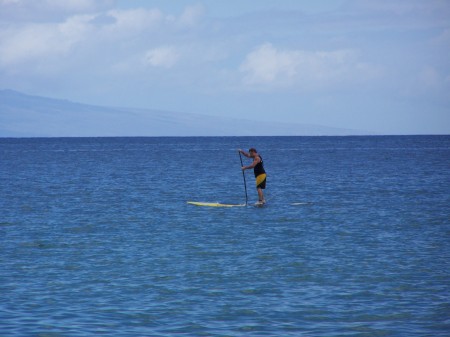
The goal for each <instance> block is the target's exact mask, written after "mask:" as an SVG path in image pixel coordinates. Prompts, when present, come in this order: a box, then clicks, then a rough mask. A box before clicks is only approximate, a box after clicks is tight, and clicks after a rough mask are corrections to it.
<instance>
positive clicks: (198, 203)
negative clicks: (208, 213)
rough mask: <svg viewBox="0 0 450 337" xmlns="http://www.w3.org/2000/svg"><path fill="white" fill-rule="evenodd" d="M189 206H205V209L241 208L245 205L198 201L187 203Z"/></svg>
mask: <svg viewBox="0 0 450 337" xmlns="http://www.w3.org/2000/svg"><path fill="white" fill-rule="evenodd" d="M187 203H188V204H189V205H195V206H207V207H242V206H245V205H233V204H220V203H218V202H198V201H188V202H187Z"/></svg>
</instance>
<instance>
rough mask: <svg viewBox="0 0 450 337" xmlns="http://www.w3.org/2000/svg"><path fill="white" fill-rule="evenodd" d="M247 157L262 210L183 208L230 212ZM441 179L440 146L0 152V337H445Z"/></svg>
mask: <svg viewBox="0 0 450 337" xmlns="http://www.w3.org/2000/svg"><path fill="white" fill-rule="evenodd" d="M249 147H256V148H257V149H258V150H259V152H260V153H261V154H262V156H263V158H264V162H265V166H266V170H267V172H268V182H267V190H266V198H267V201H268V203H267V205H266V206H265V207H263V208H256V207H252V206H249V207H236V208H226V209H225V208H206V207H196V206H192V205H188V204H186V201H188V200H194V201H209V202H216V201H219V202H228V203H243V202H244V201H245V194H244V187H243V179H242V173H241V171H240V162H239V156H238V153H237V151H236V149H237V148H246V149H247V148H249ZM247 163H248V160H247ZM449 169H450V137H449V136H415V137H267V138H266V137H250V138H246V137H242V138H241V137H229V138H79V139H77V138H67V139H64V138H55V139H0V190H1V195H0V296H1V301H0V335H1V336H52V337H55V336H97V335H99V336H173V335H181V336H408V337H411V336H449V334H450V282H449V281H450V277H449V276H450V245H449V242H450V193H449V192H450V170H449ZM246 178H247V185H248V192H249V198H250V200H251V201H252V202H255V201H256V200H257V195H256V191H255V189H254V177H253V175H252V172H247V173H246Z"/></svg>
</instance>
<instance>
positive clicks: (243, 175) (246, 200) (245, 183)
mask: <svg viewBox="0 0 450 337" xmlns="http://www.w3.org/2000/svg"><path fill="white" fill-rule="evenodd" d="M239 159H241V167H243V166H244V164H243V163H242V156H241V152H239ZM242 177H244V189H245V205H246V206H247V204H248V196H247V181H246V180H245V172H244V170H242Z"/></svg>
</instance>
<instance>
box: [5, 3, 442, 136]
mask: <svg viewBox="0 0 450 337" xmlns="http://www.w3.org/2000/svg"><path fill="white" fill-rule="evenodd" d="M449 18H450V1H448V0H427V1H423V0H372V1H370V0H327V1H326V0H322V1H306V0H304V1H303V0H258V1H254V0H227V1H217V0H198V1H197V0H192V1H190V0H172V1H170V0H158V1H151V0H149V1H143V0H128V1H126V0H116V1H113V0H65V1H60V0H33V1H30V0H0V89H12V90H17V91H21V92H24V93H27V94H32V95H40V96H46V97H52V98H61V99H68V100H71V101H76V102H81V103H87V104H95V105H106V106H120V107H135V108H149V109H159V110H167V111H176V112H186V113H200V114H206V115H211V116H228V117H237V118H243V119H249V120H263V121H277V122H288V123H302V124H319V125H324V126H331V127H340V128H346V129H357V130H363V131H368V132H373V133H378V134H449V133H450V19H449ZM0 113H1V112H0Z"/></svg>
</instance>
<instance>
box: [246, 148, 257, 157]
mask: <svg viewBox="0 0 450 337" xmlns="http://www.w3.org/2000/svg"><path fill="white" fill-rule="evenodd" d="M248 154H249V155H250V157H252V158H255V156H256V155H257V154H258V151H256V149H255V148H254V147H252V148H251V149H250V150H248Z"/></svg>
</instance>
